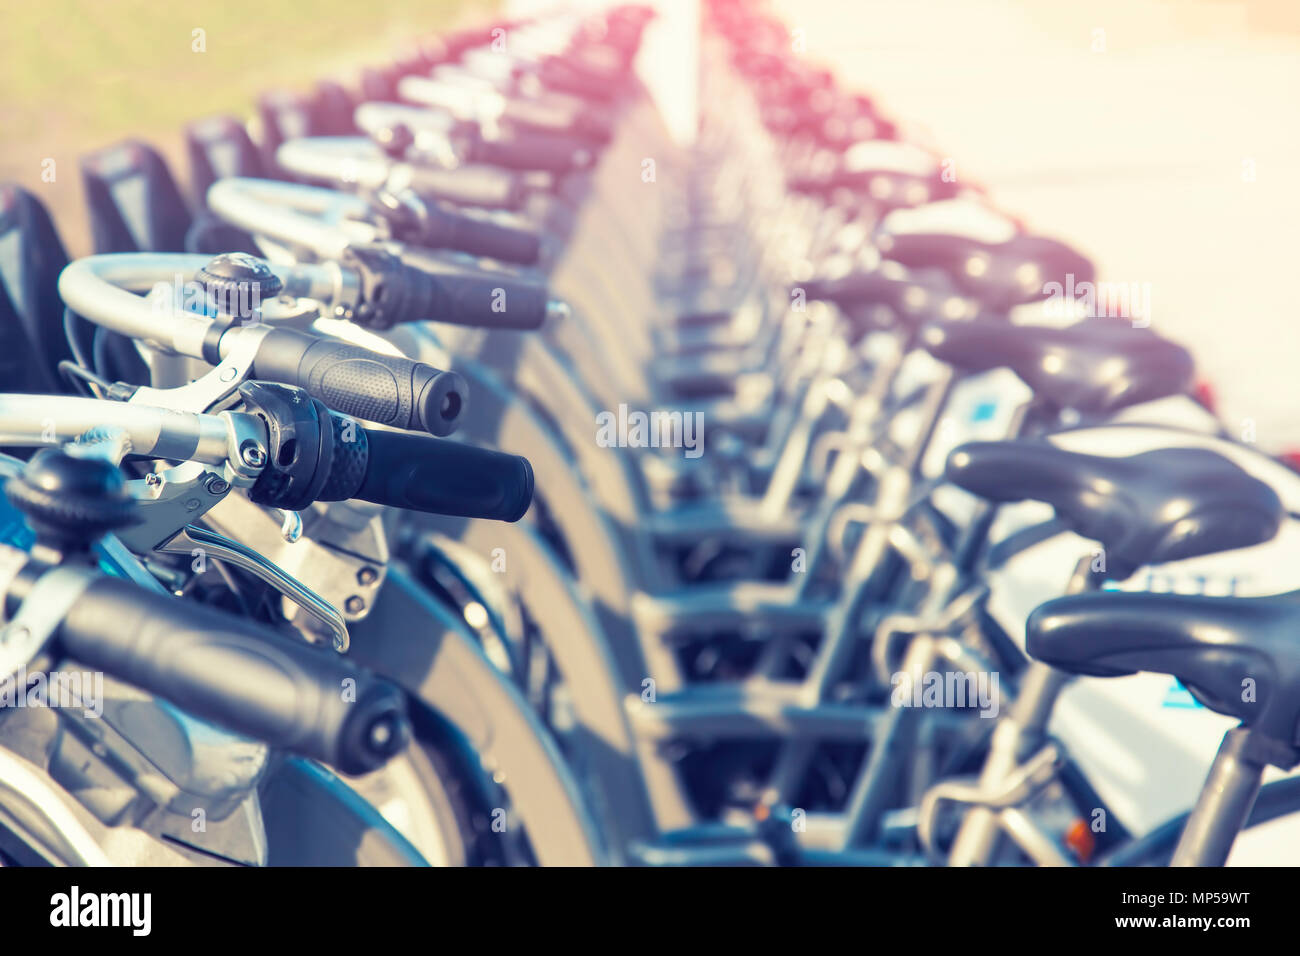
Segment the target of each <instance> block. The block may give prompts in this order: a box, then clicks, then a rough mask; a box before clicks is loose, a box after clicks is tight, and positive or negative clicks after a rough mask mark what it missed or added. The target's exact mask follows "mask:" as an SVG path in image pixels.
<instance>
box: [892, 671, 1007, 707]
mask: <svg viewBox="0 0 1300 956" xmlns="http://www.w3.org/2000/svg"><path fill="white" fill-rule="evenodd" d="M889 682H890V684H892V685H893V688H894V690H893V693H892V694H891V695H890V698H889V702H890V703H891V704H892V705H893V706H895V707H955V708H966V707H978V708H979V712H980V716H981V717H996V716H997V715H998V700H999V699H1000V696H1001V695H1000V694H999V693H998V674H997V671H926V672H925V673H924V674H922V675H921V676H920V678H919V679H916V678H915V677H913V675H912V674H911V673H910V672H908V671H898V672H896V673H895V674H894V675H893V676H892V677H891V678H890V680H889Z"/></svg>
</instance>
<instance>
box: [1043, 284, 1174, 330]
mask: <svg viewBox="0 0 1300 956" xmlns="http://www.w3.org/2000/svg"><path fill="white" fill-rule="evenodd" d="M1043 294H1044V295H1046V296H1047V298H1046V300H1045V301H1044V303H1043V309H1044V311H1045V313H1046V314H1047V315H1049V316H1052V317H1054V318H1069V317H1070V316H1072V315H1077V316H1079V317H1080V318H1090V319H1091V318H1097V317H1099V316H1109V317H1111V318H1118V319H1128V320H1130V321H1131V322H1132V323H1133V328H1135V329H1145V328H1147V327H1148V326H1149V325H1150V324H1151V283H1150V282H1090V281H1088V280H1087V279H1085V280H1084V281H1082V282H1075V281H1074V273H1073V272H1068V273H1066V275H1065V282H1064V283H1060V282H1048V283H1045V284H1044V285H1043Z"/></svg>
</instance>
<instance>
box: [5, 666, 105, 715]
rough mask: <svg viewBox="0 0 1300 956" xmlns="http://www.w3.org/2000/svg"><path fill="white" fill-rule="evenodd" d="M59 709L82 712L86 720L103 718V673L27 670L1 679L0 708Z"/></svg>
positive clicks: (24, 669) (20, 669)
mask: <svg viewBox="0 0 1300 956" xmlns="http://www.w3.org/2000/svg"><path fill="white" fill-rule="evenodd" d="M5 707H57V708H63V709H64V710H80V711H81V712H82V713H83V714H85V715H86V716H87V717H102V716H103V715H104V674H103V672H102V671H49V672H44V671H37V672H35V673H31V674H29V673H28V672H27V668H26V667H21V668H19V669H18V671H17V673H14V674H6V675H5V676H4V677H0V708H5Z"/></svg>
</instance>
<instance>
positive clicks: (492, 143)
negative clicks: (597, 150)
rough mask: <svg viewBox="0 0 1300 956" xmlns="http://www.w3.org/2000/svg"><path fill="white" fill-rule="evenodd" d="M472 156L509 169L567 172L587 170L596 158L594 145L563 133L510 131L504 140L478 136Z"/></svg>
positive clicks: (480, 161)
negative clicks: (479, 137)
mask: <svg viewBox="0 0 1300 956" xmlns="http://www.w3.org/2000/svg"><path fill="white" fill-rule="evenodd" d="M470 159H472V160H473V161H474V162H478V163H487V164H489V165H492V166H503V167H505V168H506V169H517V170H540V171H542V172H548V173H567V172H571V171H573V170H576V169H586V168H587V167H589V166H590V165H591V164H592V162H594V160H595V154H594V152H593V150H592V148H591V146H590V145H589V144H588V143H586V142H585V141H584V140H582V139H581V138H579V137H576V136H566V135H563V134H560V133H531V132H517V133H511V134H510V135H508V136H505V137H503V138H501V139H477V140H475V141H474V143H473V144H472V146H471V147H470Z"/></svg>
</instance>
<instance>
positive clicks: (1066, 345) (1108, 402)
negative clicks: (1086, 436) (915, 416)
mask: <svg viewBox="0 0 1300 956" xmlns="http://www.w3.org/2000/svg"><path fill="white" fill-rule="evenodd" d="M919 342H920V344H921V346H922V347H923V348H925V349H926V350H927V351H928V352H929V353H930V354H931V355H933V356H934V357H935V358H937V359H939V360H940V361H943V362H946V363H948V364H949V365H954V366H956V367H958V368H962V369H966V370H967V371H972V372H982V371H986V370H988V369H993V368H1009V369H1011V370H1012V371H1013V372H1015V373H1016V375H1018V376H1019V377H1020V378H1021V379H1022V380H1023V381H1024V382H1025V384H1026V385H1028V386H1029V387H1030V388H1031V389H1033V391H1034V396H1035V397H1036V398H1038V399H1039V400H1040V401H1043V402H1045V403H1047V404H1049V405H1051V406H1053V407H1055V408H1072V409H1074V410H1076V411H1079V412H1082V413H1085V414H1091V415H1105V414H1110V413H1113V412H1116V411H1118V410H1119V409H1121V408H1125V407H1127V406H1129V405H1136V404H1139V403H1141V402H1149V401H1154V400H1155V399H1158V398H1165V397H1166V396H1169V395H1180V394H1185V393H1186V392H1188V391H1190V389H1191V387H1192V380H1193V376H1194V365H1193V363H1192V356H1191V353H1190V352H1188V351H1187V350H1186V349H1185V348H1183V347H1182V346H1180V345H1176V344H1175V343H1173V342H1170V341H1169V340H1168V339H1165V338H1161V337H1160V336H1159V335H1156V334H1155V333H1154V332H1152V331H1150V330H1149V329H1141V328H1133V327H1131V326H1130V325H1128V324H1127V323H1124V322H1120V321H1117V320H1115V319H1110V318H1093V319H1085V320H1083V321H1082V322H1076V323H1075V324H1074V325H1070V326H1066V327H1065V328H1056V327H1053V326H1045V325H1013V324H1011V323H1009V322H1004V321H1000V320H996V319H976V320H973V321H944V320H932V321H930V322H927V323H926V324H925V326H923V327H922V329H921V332H920V338H919Z"/></svg>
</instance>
